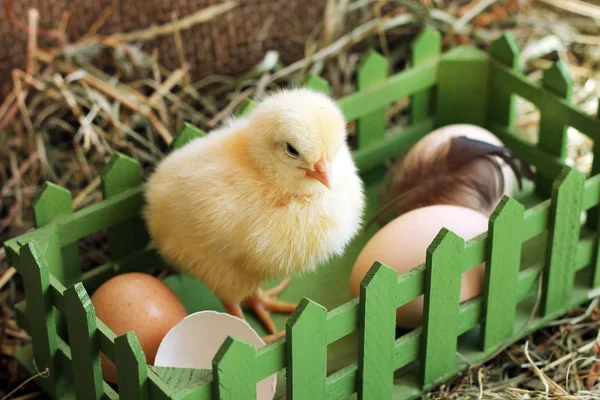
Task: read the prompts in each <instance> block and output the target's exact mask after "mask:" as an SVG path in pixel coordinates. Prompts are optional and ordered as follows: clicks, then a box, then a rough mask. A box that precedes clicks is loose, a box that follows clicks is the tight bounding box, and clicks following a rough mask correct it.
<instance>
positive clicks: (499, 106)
mask: <svg viewBox="0 0 600 400" xmlns="http://www.w3.org/2000/svg"><path fill="white" fill-rule="evenodd" d="M489 53H490V56H491V57H492V58H493V59H494V60H496V61H497V62H498V63H499V64H502V65H504V66H506V67H507V68H509V69H511V70H513V71H518V68H519V48H518V46H517V42H516V40H515V37H514V35H513V34H512V33H511V32H505V33H504V34H503V35H502V36H500V37H499V38H498V39H496V40H494V41H493V42H492V44H491V45H490V50H489ZM516 100H517V97H516V96H515V95H512V94H505V93H503V92H502V91H500V90H498V88H496V87H495V86H494V85H493V84H492V85H490V96H489V107H488V120H489V122H493V123H496V124H499V125H501V126H503V127H505V128H507V129H509V130H512V129H515V121H516V117H517V114H516V111H517V109H516Z"/></svg>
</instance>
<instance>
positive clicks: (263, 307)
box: [224, 278, 296, 343]
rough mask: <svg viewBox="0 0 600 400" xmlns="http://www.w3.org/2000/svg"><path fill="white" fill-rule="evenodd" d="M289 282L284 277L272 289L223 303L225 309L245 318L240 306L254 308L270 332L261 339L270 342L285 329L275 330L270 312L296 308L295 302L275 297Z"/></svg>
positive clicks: (289, 311)
mask: <svg viewBox="0 0 600 400" xmlns="http://www.w3.org/2000/svg"><path fill="white" fill-rule="evenodd" d="M289 282H290V279H289V278H286V279H284V280H283V281H281V283H279V284H278V285H277V286H275V287H274V288H272V289H269V290H263V289H258V290H257V291H256V292H255V293H253V294H252V295H251V296H249V297H248V298H247V299H246V300H244V302H242V303H241V304H224V306H225V309H226V310H227V312H228V313H229V314H231V315H234V316H236V317H239V318H242V319H245V318H244V313H243V312H242V306H248V307H250V308H251V309H252V310H254V312H255V314H256V315H257V316H258V318H259V319H260V321H261V322H262V323H263V324H264V326H265V327H266V328H267V331H268V332H269V333H270V335H267V336H265V337H263V340H265V342H267V343H270V342H272V341H273V340H276V339H278V338H280V337H281V336H283V335H284V333H285V331H280V332H277V329H276V328H275V323H274V322H273V319H272V318H271V312H280V313H288V314H291V313H293V312H294V311H295V310H296V304H293V303H286V302H283V301H280V300H278V299H277V296H278V295H279V294H280V293H281V292H283V290H284V289H285V288H286V287H287V285H288V284H289Z"/></svg>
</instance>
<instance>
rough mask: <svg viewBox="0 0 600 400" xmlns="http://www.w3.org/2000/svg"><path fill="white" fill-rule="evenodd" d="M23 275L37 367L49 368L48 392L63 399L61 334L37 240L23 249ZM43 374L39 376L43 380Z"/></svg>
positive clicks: (58, 398) (46, 268)
mask: <svg viewBox="0 0 600 400" xmlns="http://www.w3.org/2000/svg"><path fill="white" fill-rule="evenodd" d="M20 273H21V275H22V276H23V281H24V287H25V297H26V298H27V308H26V313H27V323H28V328H29V334H30V335H31V340H32V343H33V355H34V358H35V364H36V366H37V369H38V370H40V371H44V370H45V369H46V368H48V370H49V376H48V378H46V379H44V381H45V383H44V386H45V387H46V388H47V391H48V394H49V395H50V397H52V398H53V399H55V400H60V399H61V398H62V396H63V394H64V392H65V379H64V373H63V371H62V369H61V368H62V366H61V363H60V358H59V357H58V344H57V342H58V335H57V334H56V328H55V326H56V325H55V324H56V322H55V315H54V312H53V307H52V302H51V294H50V278H49V272H48V265H47V264H46V261H45V260H44V257H43V255H42V253H41V250H40V248H39V246H38V245H37V243H36V242H35V241H32V242H29V243H28V244H27V245H25V246H24V247H23V248H22V249H21V271H20ZM41 379H43V378H37V380H41Z"/></svg>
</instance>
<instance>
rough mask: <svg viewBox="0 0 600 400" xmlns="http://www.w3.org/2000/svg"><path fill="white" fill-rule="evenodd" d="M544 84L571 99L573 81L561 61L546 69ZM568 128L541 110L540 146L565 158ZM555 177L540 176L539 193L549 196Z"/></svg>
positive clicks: (561, 158) (552, 91)
mask: <svg viewBox="0 0 600 400" xmlns="http://www.w3.org/2000/svg"><path fill="white" fill-rule="evenodd" d="M542 86H543V88H544V89H545V90H547V91H549V92H551V93H553V94H554V95H556V96H558V97H560V98H563V99H565V100H566V101H571V96H572V94H573V82H572V81H571V78H570V77H569V73H568V71H567V67H566V66H565V65H564V64H563V63H562V62H561V61H559V62H556V63H554V64H553V65H552V67H550V68H548V69H547V70H545V71H544V75H543V77H542ZM567 130H568V126H567V125H558V124H556V122H555V121H553V120H552V119H550V118H548V116H547V112H546V111H541V112H540V127H539V139H538V147H539V148H540V149H542V150H543V151H545V152H546V153H548V154H550V155H552V156H554V157H557V158H558V159H560V160H564V159H565V158H566V156H567ZM555 179H556V176H551V177H546V176H543V175H541V176H538V177H537V186H536V188H537V191H538V193H540V194H541V195H543V196H546V197H549V196H550V193H551V191H552V184H553V182H554V180H555Z"/></svg>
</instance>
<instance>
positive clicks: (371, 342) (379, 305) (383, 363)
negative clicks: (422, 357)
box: [358, 263, 398, 399]
mask: <svg viewBox="0 0 600 400" xmlns="http://www.w3.org/2000/svg"><path fill="white" fill-rule="evenodd" d="M397 285H398V273H397V272H396V271H395V270H394V269H392V268H390V267H388V266H385V265H382V264H379V263H376V264H374V265H373V266H372V267H371V269H370V270H369V272H368V273H367V274H366V275H365V277H364V278H363V280H362V282H361V283H360V303H359V328H358V334H359V339H358V370H359V373H358V398H359V399H390V398H391V396H392V389H393V384H394V355H395V351H394V350H395V338H396V337H395V335H396V307H395V304H394V303H395V301H394V300H395V289H396V287H397Z"/></svg>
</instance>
